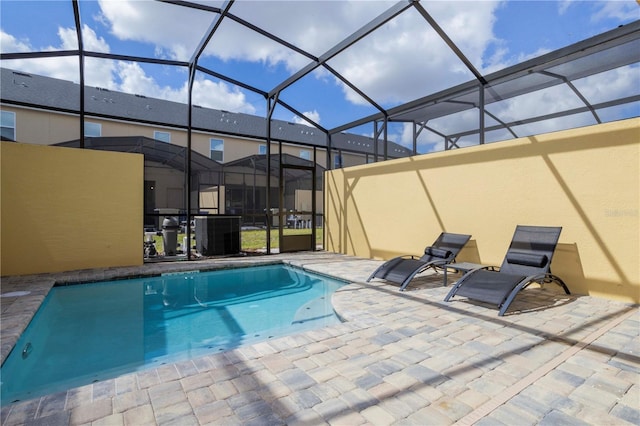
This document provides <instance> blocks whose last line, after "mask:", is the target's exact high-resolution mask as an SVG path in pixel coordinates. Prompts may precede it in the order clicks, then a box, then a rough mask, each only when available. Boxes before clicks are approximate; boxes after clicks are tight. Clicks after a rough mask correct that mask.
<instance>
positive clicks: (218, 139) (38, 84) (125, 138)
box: [0, 68, 412, 224]
mask: <svg viewBox="0 0 640 426" xmlns="http://www.w3.org/2000/svg"><path fill="white" fill-rule="evenodd" d="M0 72H1V86H0V111H1V118H2V121H1V131H2V133H1V134H2V139H3V140H12V141H18V142H24V143H33V144H41V145H63V146H79V142H77V141H78V139H79V134H80V129H79V126H80V124H79V123H80V120H79V110H80V100H79V99H80V86H79V85H78V84H75V83H73V82H69V81H65V80H59V79H55V78H50V77H44V76H39V75H33V74H28V73H24V72H20V71H14V70H11V69H6V68H3V69H1V70H0ZM84 99H85V102H84V103H85V105H84V109H85V123H84V129H83V131H84V135H85V138H86V140H87V141H92V142H87V143H85V146H86V147H87V148H94V149H109V150H121V151H125V152H141V153H144V154H145V212H146V213H148V214H149V213H150V212H153V211H154V209H156V208H178V209H184V208H185V205H186V202H185V191H184V188H185V187H186V185H185V182H184V176H185V167H184V160H183V158H184V147H186V146H187V137H188V134H187V124H188V123H187V120H188V114H187V112H188V110H187V105H186V104H182V103H177V102H171V101H166V100H161V99H155V98H148V97H146V96H142V95H135V94H127V93H122V92H116V91H111V90H108V89H104V88H98V87H88V86H87V87H85V96H84ZM192 116H193V117H192V137H191V147H192V151H193V153H194V154H192V155H193V156H196V157H197V158H198V159H199V160H200V163H202V164H201V165H200V166H198V167H197V168H196V169H197V170H196V171H193V170H192V182H191V189H192V193H191V205H192V211H207V212H210V213H225V212H233V213H238V214H243V215H245V221H247V222H249V221H250V222H252V223H254V222H256V215H260V212H261V211H265V210H266V205H263V204H265V200H264V188H262V190H260V191H257V192H255V191H249V192H247V190H246V187H247V186H250V185H251V184H252V182H250V179H249V181H248V182H245V181H244V180H243V182H242V183H241V184H235V183H232V184H230V185H226V186H225V180H230V179H225V178H224V177H223V176H224V175H223V174H220V173H222V167H220V166H224V165H225V164H227V163H231V164H237V162H238V161H242V160H243V159H248V158H253V159H255V158H257V157H254V156H260V155H262V156H264V155H265V154H266V151H267V149H266V148H267V147H266V132H267V126H266V120H265V118H264V117H257V116H252V115H248V114H242V113H232V112H228V111H222V110H215V109H210V108H203V107H199V106H195V105H194V108H193V114H192ZM271 141H272V144H271V154H272V155H273V154H276V153H278V149H279V146H282V152H283V154H286V155H287V156H288V158H291V157H297V158H300V159H302V160H303V163H307V164H308V165H309V166H311V165H312V164H313V160H314V151H315V160H316V163H317V165H318V167H320V168H321V169H322V170H324V169H330V168H339V167H346V166H353V165H358V164H366V163H368V162H371V161H373V160H374V154H375V152H374V141H373V139H372V138H369V137H366V136H360V135H355V134H348V133H340V134H336V135H333V136H332V139H331V146H332V148H333V149H332V153H331V162H332V164H330V165H328V164H327V161H328V158H327V150H326V147H327V136H326V135H325V134H324V133H323V132H322V131H320V130H318V129H316V128H313V127H310V126H306V125H302V124H296V123H290V122H285V121H281V120H272V125H271ZM161 144H168V145H167V149H160V148H161ZM378 144H379V148H378V153H379V155H380V156H381V155H382V153H383V151H384V149H383V143H382V142H378ZM171 146H175V148H171ZM180 148H182V149H180ZM153 151H155V153H153V154H152V152H153ZM387 152H388V156H389V158H399V157H406V156H409V155H411V154H412V152H411V150H409V149H407V148H404V147H402V146H400V145H397V144H395V143H391V142H390V143H389V145H388V148H387ZM180 155H182V156H181V157H180ZM172 156H174V157H176V156H177V157H176V158H182V159H180V160H178V161H175V158H173V159H171V161H170V158H171V157H172ZM203 158H204V159H205V160H206V159H209V160H211V161H210V162H209V163H207V164H206V165H203V164H205V163H204V162H203V161H202V159H203ZM218 164H219V165H220V166H218ZM229 173H231V172H229ZM276 176H277V173H276ZM272 185H273V183H272ZM276 185H277V183H276ZM276 189H277V188H276ZM317 190H319V191H321V190H322V188H321V187H319V188H317ZM273 191H274V189H273V187H272V193H273V194H274V196H272V201H271V206H272V208H273V207H274V206H277V205H278V201H279V200H278V197H277V196H276V195H277V193H278V192H277V190H275V192H273ZM247 193H250V194H251V197H248V196H246V195H242V196H241V195H239V194H247ZM212 194H216V195H215V197H213V196H212ZM254 194H263V195H262V196H260V197H259V200H258V201H256V200H255V195H254ZM288 195H289V194H288ZM285 199H286V201H285V203H287V204H288V201H289V200H293V198H291V197H289V196H287V197H285ZM285 208H286V209H293V208H295V206H293V205H291V206H289V205H286V206H285ZM320 209H321V206H319V210H318V213H320V214H321V210H320ZM252 215H253V216H252ZM152 219H153V218H152V217H151V216H149V217H147V218H145V223H146V224H151V223H152V222H155V223H156V224H157V218H155V219H153V220H152ZM258 222H259V221H258Z"/></svg>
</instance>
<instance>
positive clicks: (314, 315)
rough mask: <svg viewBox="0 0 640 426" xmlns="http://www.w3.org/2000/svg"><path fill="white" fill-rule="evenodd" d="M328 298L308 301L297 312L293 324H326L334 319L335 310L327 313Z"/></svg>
mask: <svg viewBox="0 0 640 426" xmlns="http://www.w3.org/2000/svg"><path fill="white" fill-rule="evenodd" d="M327 303H328V304H329V305H330V304H331V302H330V301H328V300H327V297H325V296H321V297H317V298H315V299H313V300H310V301H308V302H307V303H305V304H304V305H302V306H301V307H300V308H298V310H297V311H296V314H295V315H294V317H293V321H292V322H291V324H305V325H306V324H309V323H313V322H326V321H327V320H328V319H331V318H332V317H334V313H333V310H331V308H329V309H330V310H329V311H327Z"/></svg>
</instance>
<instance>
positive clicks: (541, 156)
mask: <svg viewBox="0 0 640 426" xmlns="http://www.w3.org/2000/svg"><path fill="white" fill-rule="evenodd" d="M639 153H640V119H638V118H635V119H630V120H624V121H619V122H612V123H606V124H601V125H597V126H590V127H584V128H579V129H572V130H568V131H562V132H556V133H550V134H544V135H538V136H533V137H527V138H520V139H516V140H513V141H507V142H500V143H495V144H488V145H484V146H475V147H471V148H464V149H459V150H453V151H447V152H440V153H433V154H427V155H422V156H416V157H413V158H408V159H400V160H394V161H387V162H381V163H376V164H370V165H365V166H357V167H351V168H346V169H341V170H333V171H330V172H327V173H326V175H325V179H326V186H325V199H326V202H325V206H326V209H325V214H326V224H325V226H326V228H325V232H326V246H325V247H326V249H327V250H330V251H335V252H339V253H346V254H352V255H357V256H362V257H371V258H376V259H388V258H391V257H393V256H396V255H399V254H421V253H422V251H423V250H424V247H425V246H426V245H428V244H431V243H432V242H433V241H434V240H435V238H436V237H437V236H438V234H439V233H440V232H442V231H443V230H445V231H448V232H458V233H468V234H472V241H471V242H470V244H469V245H468V247H467V248H466V249H465V250H464V251H463V252H462V253H461V255H460V257H459V258H458V260H460V261H463V260H466V261H473V262H480V263H483V264H494V265H495V264H497V265H500V263H501V262H502V259H503V257H504V255H505V253H506V250H507V248H508V245H509V242H510V241H511V237H512V236H513V232H514V229H515V226H516V225H518V224H522V225H545V226H562V227H563V230H562V234H561V236H560V244H559V246H558V248H557V250H556V253H555V256H554V259H553V263H552V271H553V272H554V273H555V274H557V275H559V276H561V277H562V278H563V279H564V280H565V281H566V282H567V284H568V285H569V288H570V289H571V290H572V291H573V292H574V293H577V294H590V295H593V296H601V297H607V298H614V299H618V300H625V301H633V302H640V266H639V259H640V249H639V245H640V243H639V239H640V217H639V213H638V210H639V204H640V201H639V197H640V177H639V176H640V173H639V168H640V155H639Z"/></svg>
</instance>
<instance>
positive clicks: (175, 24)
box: [99, 0, 214, 61]
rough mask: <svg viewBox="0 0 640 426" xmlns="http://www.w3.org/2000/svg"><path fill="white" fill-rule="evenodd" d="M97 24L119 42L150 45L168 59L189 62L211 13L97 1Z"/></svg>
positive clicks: (129, 0)
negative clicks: (99, 9)
mask: <svg viewBox="0 0 640 426" xmlns="http://www.w3.org/2000/svg"><path fill="white" fill-rule="evenodd" d="M99 4H100V8H101V10H102V15H101V16H100V17H99V20H100V21H101V22H102V23H106V24H108V25H109V28H110V31H111V33H112V34H113V35H114V36H115V37H117V38H119V39H120V40H130V41H137V42H141V43H151V44H153V45H154V46H156V48H160V49H161V50H162V51H164V52H166V53H167V55H168V56H169V57H171V59H176V60H183V61H184V60H189V59H190V58H191V56H192V55H193V53H194V46H197V45H198V42H199V41H200V39H201V38H202V37H203V35H204V33H205V31H206V29H207V28H208V27H209V24H210V23H211V21H212V20H213V17H214V14H213V13H206V12H199V11H195V10H192V9H189V8H186V7H178V6H175V5H171V4H167V3H160V2H155V1H137V0H121V1H113V0H100V1H99Z"/></svg>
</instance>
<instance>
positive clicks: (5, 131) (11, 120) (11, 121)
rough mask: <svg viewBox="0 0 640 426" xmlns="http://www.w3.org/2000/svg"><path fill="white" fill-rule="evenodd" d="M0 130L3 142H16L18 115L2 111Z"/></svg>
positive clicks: (0, 113)
mask: <svg viewBox="0 0 640 426" xmlns="http://www.w3.org/2000/svg"><path fill="white" fill-rule="evenodd" d="M0 115H1V116H2V118H1V119H0V128H1V134H2V140H3V141H15V140H16V113H15V112H11V111H0Z"/></svg>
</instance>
